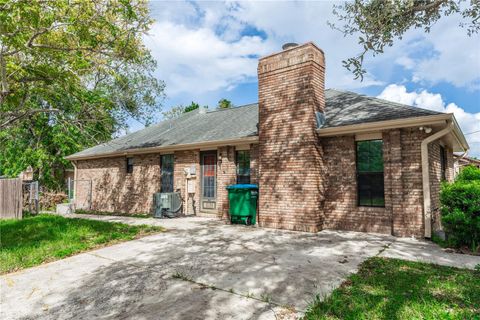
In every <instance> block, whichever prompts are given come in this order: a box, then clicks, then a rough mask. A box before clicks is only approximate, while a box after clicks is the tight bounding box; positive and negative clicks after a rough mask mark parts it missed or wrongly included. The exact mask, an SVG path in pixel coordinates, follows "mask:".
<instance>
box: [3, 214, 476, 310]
mask: <svg viewBox="0 0 480 320" xmlns="http://www.w3.org/2000/svg"><path fill="white" fill-rule="evenodd" d="M94 219H99V220H106V221H113V220H114V221H118V222H125V223H131V224H139V223H140V224H144V223H148V220H150V219H134V218H124V217H105V216H98V217H96V218H94ZM132 219H133V220H132ZM151 220H153V221H152V222H151V223H152V224H153V223H154V224H160V225H163V226H165V227H166V228H167V231H166V232H164V233H159V234H155V235H152V236H148V237H145V238H141V239H138V240H134V241H129V242H124V243H120V244H117V245H113V246H110V247H105V248H101V249H98V250H94V251H90V252H86V253H83V254H79V255H76V256H73V257H70V258H67V259H63V260H60V261H56V262H52V263H48V264H45V265H41V266H38V267H34V268H31V269H27V270H24V271H21V272H17V273H13V274H8V275H4V276H2V277H1V279H0V284H1V288H2V290H1V311H0V318H2V319H73V318H77V319H78V318H82V319H93V318H105V319H118V318H120V319H127V318H136V319H152V318H153V319H157V318H162V319H186V318H188V319H292V318H295V317H296V316H297V315H298V314H301V313H302V312H303V311H304V310H305V308H306V306H307V305H308V302H309V301H311V299H313V297H314V295H316V294H319V295H320V296H326V295H328V294H329V293H330V292H331V291H332V290H333V289H334V288H336V287H337V286H339V285H340V283H341V282H342V281H343V280H344V279H345V277H347V276H348V275H349V274H350V273H352V272H355V271H356V270H357V267H358V265H359V264H360V263H361V262H362V261H364V260H365V259H367V258H369V257H371V256H375V255H377V254H381V255H382V256H394V257H400V253H402V254H404V253H403V251H402V250H412V251H411V252H412V253H411V256H412V257H413V256H415V257H417V258H418V257H420V258H421V257H422V255H421V254H420V253H421V252H424V254H426V253H425V252H427V251H428V250H432V251H431V252H433V253H432V254H431V256H428V258H431V257H433V256H434V255H435V254H438V252H437V251H435V250H436V248H430V247H427V246H425V247H420V248H419V249H418V248H417V246H418V244H421V245H423V242H418V241H417V242H415V241H416V240H409V239H398V238H394V237H390V236H385V235H378V234H366V233H358V232H340V231H327V230H326V231H322V232H319V233H317V234H312V233H302V232H289V231H281V230H272V229H262V228H255V227H253V228H252V227H245V226H238V225H233V226H230V225H225V224H224V223H223V222H220V221H216V220H214V219H204V218H184V219H172V220H155V219H151ZM407 240H408V241H407ZM414 249H415V250H417V251H414ZM422 250H423V251H422ZM443 253H444V252H443ZM445 254H446V253H445ZM405 257H406V258H409V256H405ZM426 258H427V257H426ZM475 258H476V257H475ZM442 259H443V260H442V262H445V263H453V261H454V260H455V259H457V257H453V258H452V257H450V256H448V254H446V256H443V255H442ZM478 262H479V263H480V259H479V261H478ZM467 266H470V262H469V264H468V265H467Z"/></svg>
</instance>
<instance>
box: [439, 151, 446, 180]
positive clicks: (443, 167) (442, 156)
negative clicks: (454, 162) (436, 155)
mask: <svg viewBox="0 0 480 320" xmlns="http://www.w3.org/2000/svg"><path fill="white" fill-rule="evenodd" d="M440 170H441V175H442V176H441V178H442V180H446V179H447V174H446V172H447V153H446V151H445V148H444V147H443V146H440Z"/></svg>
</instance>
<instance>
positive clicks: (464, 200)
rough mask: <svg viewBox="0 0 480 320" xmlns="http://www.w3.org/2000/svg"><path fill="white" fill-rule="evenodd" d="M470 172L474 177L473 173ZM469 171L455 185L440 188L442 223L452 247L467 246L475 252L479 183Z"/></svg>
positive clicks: (479, 231)
mask: <svg viewBox="0 0 480 320" xmlns="http://www.w3.org/2000/svg"><path fill="white" fill-rule="evenodd" d="M472 173H473V174H472ZM472 177H475V170H470V169H469V170H468V171H467V172H466V173H465V174H464V175H463V176H459V179H457V181H455V182H454V183H451V184H448V183H445V184H443V185H442V191H441V193H440V202H441V204H442V208H441V210H442V224H443V226H444V228H445V232H446V234H447V237H448V238H447V243H448V244H449V245H451V246H455V247H461V246H467V247H468V248H471V250H472V251H477V250H478V249H479V245H480V180H473V179H472V180H469V179H470V178H472Z"/></svg>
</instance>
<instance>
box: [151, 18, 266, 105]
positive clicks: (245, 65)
mask: <svg viewBox="0 0 480 320" xmlns="http://www.w3.org/2000/svg"><path fill="white" fill-rule="evenodd" d="M145 43H146V45H147V46H148V47H149V48H151V49H152V55H153V56H154V58H155V59H156V60H157V64H158V70H159V72H160V74H159V77H160V78H161V79H163V80H165V81H166V83H167V94H169V95H176V94H180V93H182V92H184V93H185V92H187V93H188V94H190V95H192V96H194V95H195V94H199V93H202V92H205V91H212V90H217V89H221V88H223V89H225V88H228V87H231V86H232V85H236V84H239V83H243V82H248V81H253V80H255V77H256V72H257V71H256V63H257V60H258V58H257V57H256V55H258V54H266V53H267V52H268V49H267V48H268V43H267V42H266V41H264V40H262V39H261V38H260V37H258V36H244V37H241V38H240V39H238V40H237V41H234V42H227V41H224V40H222V39H221V38H220V37H219V36H218V35H217V34H215V32H214V31H213V30H212V29H210V28H203V27H201V28H189V27H187V26H185V25H182V24H175V23H172V22H168V21H166V22H157V23H155V25H154V26H153V28H152V30H151V31H150V35H148V36H146V38H145Z"/></svg>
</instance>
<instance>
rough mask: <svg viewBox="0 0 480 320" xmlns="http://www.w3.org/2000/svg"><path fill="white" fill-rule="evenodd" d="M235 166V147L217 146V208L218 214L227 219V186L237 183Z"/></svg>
mask: <svg viewBox="0 0 480 320" xmlns="http://www.w3.org/2000/svg"><path fill="white" fill-rule="evenodd" d="M236 180H237V174H236V166H235V147H233V146H225V147H220V148H218V164H217V208H218V215H219V216H221V217H223V218H224V219H228V217H229V214H228V209H229V206H228V191H227V189H226V188H227V186H229V185H232V184H235V183H237V181H236Z"/></svg>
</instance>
